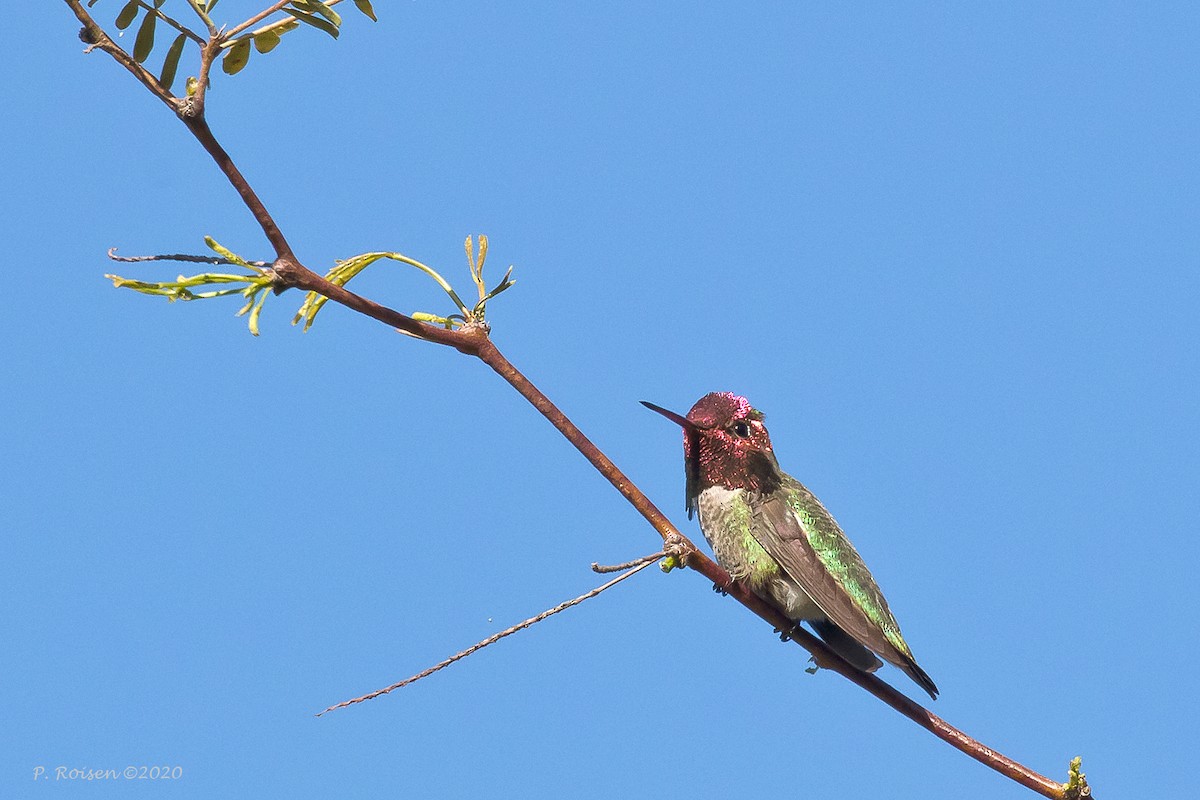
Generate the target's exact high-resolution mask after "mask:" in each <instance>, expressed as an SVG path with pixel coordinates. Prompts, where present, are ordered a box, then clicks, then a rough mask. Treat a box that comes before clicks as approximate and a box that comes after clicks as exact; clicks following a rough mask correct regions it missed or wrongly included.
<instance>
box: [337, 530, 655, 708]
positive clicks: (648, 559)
mask: <svg viewBox="0 0 1200 800" xmlns="http://www.w3.org/2000/svg"><path fill="white" fill-rule="evenodd" d="M661 555H662V553H655V554H654V555H652V556H645V557H643V558H640V559H637V561H640V562H641V563H640V564H638V565H637V566H636V567H634V568H633V569H631V570H629V571H627V572H623V573H621V574H620V575H618V576H617V577H615V578H613V579H612V580H611V581H609V582H608V583H606V584H604V585H602V586H597V587H596V588H595V589H592V590H591V591H590V592H587V593H586V594H581V595H579V597H576V598H575V599H573V600H568V601H566V602H565V603H559V604H558V605H556V606H555V607H554V608H551V609H548V610H546V611H543V612H542V613H540V614H538V615H537V616H536V617H530V618H529V619H527V620H525V621H524V622H520V623H518V624H516V625H513V626H512V627H511V628H506V629H504V630H502V631H500V632H499V633H497V634H495V635H493V636H489V637H488V638H486V639H484V640H483V641H482V642H476V643H475V644H473V645H471V646H470V647H468V648H467V649H466V650H462V651H460V652H458V653H455V654H454V655H452V656H450V657H449V658H447V659H445V660H444V661H439V662H438V663H436V664H434V665H433V666H432V667H430V668H429V669H426V670H422V671H421V672H418V673H417V674H416V675H413V676H412V677H410V678H405V679H404V680H402V681H400V682H399V683H393V684H392V685H391V686H388V687H386V688H383V689H379V690H377V691H374V692H371V693H370V694H364V695H363V696H362V697H356V698H354V699H353V700H343V701H342V702H340V703H338V704H337V705H333V706H330V707H329V708H327V709H325V710H324V711H322V712H321V713H320V714H317V716H318V717H319V716H321V714H328V713H329V712H330V711H336V710H337V709H339V708H345V707H346V706H352V705H354V704H355V703H362V702H364V701H366V700H374V699H375V698H376V697H379V696H380V695H385V694H387V693H388V692H392V691H395V690H396V689H399V688H400V687H402V686H408V685H409V684H410V683H416V682H417V681H419V680H421V679H422V678H428V677H429V676H430V675H432V674H433V673H435V672H437V671H439V670H443V669H445V668H446V667H448V666H450V665H451V664H453V663H454V662H455V661H461V660H462V659H464V658H466V657H467V656H469V655H471V654H472V653H474V652H476V651H478V650H482V649H483V648H485V647H487V646H488V645H491V644H495V643H496V642H498V641H500V640H501V639H503V638H504V637H506V636H512V635H513V634H514V633H516V632H517V631H522V630H524V629H526V628H528V627H530V626H531V625H536V624H537V623H539V622H541V621H542V620H544V619H546V618H548V617H552V616H554V615H555V614H557V613H559V612H560V611H566V610H567V609H568V608H570V607H571V606H577V605H579V604H580V603H582V602H583V601H584V600H590V599H592V598H593V597H595V596H596V595H598V594H600V593H601V592H603V591H605V590H607V589H611V588H612V587H614V586H616V585H617V584H618V583H620V582H621V581H623V580H625V579H626V578H630V577H632V576H634V575H636V574H637V573H639V572H641V571H642V570H643V569H645V568H646V567H648V566H650V564H652V563H653V562H654V561H655V559H657V558H658V557H659V556H661ZM630 563H637V562H630Z"/></svg>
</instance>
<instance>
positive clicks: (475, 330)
mask: <svg viewBox="0 0 1200 800" xmlns="http://www.w3.org/2000/svg"><path fill="white" fill-rule="evenodd" d="M64 2H66V4H67V5H68V7H70V8H71V10H72V11H73V12H74V13H75V16H76V17H77V18H78V19H79V20H80V22H82V23H83V26H84V31H83V35H84V38H85V40H86V41H88V42H89V43H90V45H91V46H90V47H89V50H91V49H95V48H99V49H102V50H104V51H105V52H107V53H108V54H109V55H111V56H112V57H113V58H114V59H115V60H116V61H117V62H118V63H119V64H121V65H122V66H124V67H125V68H126V69H127V70H128V71H129V72H130V73H132V74H133V75H134V77H135V78H137V80H138V81H139V82H140V83H142V84H143V85H144V86H146V88H147V89H149V90H150V92H151V93H152V94H154V95H155V96H156V97H158V98H159V99H160V100H162V101H163V102H164V103H166V104H167V105H168V106H169V107H171V109H172V111H174V112H175V113H176V115H177V116H179V118H180V119H181V120H182V121H183V123H184V124H185V125H186V126H187V128H188V130H189V131H191V132H192V135H193V136H195V137H196V139H197V140H198V141H199V142H200V144H201V146H202V147H203V148H204V149H205V151H206V152H208V154H209V155H210V156H211V157H212V158H213V160H214V161H215V162H216V164H217V166H218V167H219V168H220V169H221V171H222V172H223V173H224V175H225V177H226V179H227V180H228V181H229V182H230V184H231V185H232V186H233V188H234V189H235V190H236V191H237V193H238V195H239V196H240V197H241V198H242V201H243V202H244V203H245V204H246V207H247V208H248V209H249V210H250V213H251V214H252V215H253V216H254V218H255V220H256V221H257V222H258V223H259V226H260V227H261V228H262V229H263V233H264V234H265V235H266V238H267V240H268V241H269V242H270V244H271V246H272V248H273V249H274V251H275V254H276V260H275V261H274V262H273V263H272V265H271V267H272V270H273V274H274V276H275V278H276V283H275V289H276V291H282V290H284V289H286V288H290V287H296V288H300V289H304V290H307V291H315V292H317V293H319V294H322V295H324V296H326V297H328V298H329V299H330V300H333V301H334V302H337V303H340V304H342V305H344V306H346V307H347V308H349V309H351V310H353V311H357V312H359V313H361V314H364V315H366V316H369V317H371V318H373V319H376V320H379V321H380V322H383V323H385V324H387V325H390V326H392V327H394V328H397V329H399V330H401V331H403V332H405V333H409V334H412V335H413V336H416V337H418V338H421V339H425V340H426V341H430V342H434V343H436V344H442V345H446V346H448V347H453V348H454V349H456V350H458V351H459V352H461V353H464V354H467V355H473V356H476V357H478V358H479V359H480V360H481V361H483V363H485V364H487V365H488V366H489V367H491V368H492V370H494V371H495V372H496V373H497V374H498V375H499V376H500V377H501V378H503V379H504V380H505V381H507V382H508V383H509V385H511V386H512V387H513V388H514V389H515V390H516V391H517V392H518V393H519V394H520V395H521V396H522V397H524V398H525V399H526V400H528V401H529V403H530V404H532V405H533V407H534V408H536V409H537V410H538V412H539V413H541V414H542V415H543V416H544V417H546V419H547V420H549V422H550V423H551V424H552V425H554V427H555V428H557V429H558V431H559V432H560V433H562V435H563V436H564V437H565V438H566V439H567V440H568V441H569V442H570V443H571V444H572V445H573V446H574V447H575V448H576V449H577V450H579V452H580V453H581V454H582V455H583V456H584V457H585V458H586V459H587V460H588V461H589V462H590V463H591V464H592V465H593V466H594V467H595V468H596V470H597V471H598V472H600V474H601V475H603V476H604V477H605V478H606V479H607V480H608V481H609V482H610V483H611V484H612V485H613V486H614V487H615V488H616V489H617V491H618V492H620V493H621V495H622V496H623V497H624V498H625V499H626V500H627V501H628V502H629V503H630V504H631V505H632V506H633V507H634V508H635V509H637V511H638V512H639V513H640V514H641V515H642V516H643V517H644V518H645V519H646V521H647V522H649V523H650V524H651V526H653V527H654V529H655V530H656V531H657V532H658V533H659V535H660V536H661V537H662V538H663V541H664V542H666V543H667V545H668V547H669V548H673V549H675V550H676V551H677V552H679V553H680V555H679V556H678V557H677V560H678V561H679V562H680V563H681V564H682V565H683V566H687V567H690V568H692V569H693V570H695V571H697V572H699V573H700V574H702V575H704V576H705V577H707V578H708V579H709V580H711V581H713V582H714V583H715V584H716V585H718V586H720V587H721V588H722V589H724V590H725V591H726V592H728V594H729V595H731V596H732V597H733V598H734V599H736V600H737V601H738V602H739V603H741V604H742V605H743V606H745V607H746V608H748V609H749V610H750V611H752V612H754V613H755V614H756V615H758V616H759V617H761V618H762V619H764V620H766V621H767V622H769V623H770V624H771V625H773V626H775V628H777V629H778V630H781V631H787V632H788V634H789V636H790V638H791V639H792V640H793V641H795V642H796V643H797V644H798V645H800V646H801V647H803V648H805V649H806V650H808V651H809V652H810V653H812V655H813V657H814V659H815V660H816V661H817V663H818V664H819V665H820V666H822V667H825V668H827V669H830V670H833V671H834V672H837V673H838V674H839V675H842V676H843V677H845V678H847V679H848V680H850V681H852V682H854V683H855V684H857V685H858V686H860V687H862V688H863V689H865V690H866V691H868V692H870V693H871V694H872V695H874V696H875V697H877V698H879V699H880V700H882V701H883V702H884V703H886V704H888V705H889V706H891V707H892V708H894V709H895V710H897V711H899V712H900V713H901V714H903V715H904V716H906V717H908V718H909V719H911V720H913V721H914V722H915V723H917V724H918V725H920V726H921V727H923V728H925V729H926V730H928V731H929V732H931V733H933V734H934V735H935V736H937V737H938V738H940V739H942V740H943V741H945V742H947V743H948V744H950V745H951V746H953V747H955V748H957V749H958V750H960V751H962V752H964V753H966V754H967V755H969V756H971V757H972V758H974V759H976V760H978V761H979V762H981V763H983V764H985V765H987V766H989V767H991V768H992V769H993V770H995V771H997V772H999V773H1000V774H1002V775H1005V776H1006V777H1008V778H1010V779H1012V780H1014V781H1016V782H1017V783H1020V784H1021V785H1023V786H1026V787H1028V788H1029V789H1032V790H1033V791H1035V792H1038V793H1039V794H1041V795H1043V796H1045V797H1048V798H1052V799H1053V800H1069V798H1078V797H1082V796H1088V795H1090V790H1089V789H1088V787H1087V785H1086V783H1083V782H1082V779H1081V778H1080V781H1081V782H1079V783H1073V784H1071V785H1070V788H1069V789H1068V787H1067V786H1064V785H1062V784H1059V783H1057V782H1055V781H1052V780H1051V779H1049V778H1047V777H1045V776H1043V775H1039V774H1038V773H1036V772H1034V771H1032V770H1030V769H1029V768H1027V767H1025V766H1023V765H1022V764H1019V763H1017V762H1016V761H1013V760H1012V759H1009V758H1007V757H1005V756H1003V755H1001V754H1000V753H997V752H996V751H994V750H992V749H991V748H989V747H987V746H986V745H984V744H983V743H981V742H979V741H977V740H975V739H973V738H971V737H970V736H968V735H967V734H966V733H964V732H962V731H960V730H958V729H957V728H955V727H953V726H951V725H950V724H948V723H946V722H945V721H944V720H942V719H941V718H940V717H938V716H936V715H935V714H933V713H931V712H930V711H928V710H927V709H925V708H924V707H922V706H921V705H919V704H918V703H916V702H914V701H912V700H910V699H909V698H908V697H906V696H905V695H903V694H901V693H900V692H898V691H897V690H896V689H894V688H892V687H891V686H889V685H888V684H886V683H884V682H883V681H882V680H880V679H879V678H877V677H876V676H874V675H872V674H868V673H864V672H860V671H859V670H857V669H855V668H854V667H852V666H851V665H850V664H848V663H847V662H845V661H844V660H842V659H841V657H840V656H838V655H837V654H836V653H834V652H833V651H832V650H830V649H829V648H828V647H827V646H826V645H825V644H824V643H823V642H821V641H820V640H819V639H817V638H816V637H815V636H813V635H812V634H810V633H808V632H807V631H804V630H801V629H799V628H796V627H795V626H794V624H793V623H792V622H791V621H790V620H788V619H787V618H786V617H784V615H783V614H781V613H780V612H779V611H778V610H777V609H775V608H774V607H773V606H771V605H769V604H767V603H766V602H764V601H763V600H762V599H761V598H759V597H758V596H757V595H755V594H754V593H753V592H751V591H750V590H749V589H747V588H746V587H745V586H743V585H742V584H740V583H737V582H735V581H733V580H732V579H731V578H730V577H729V575H728V574H727V573H726V572H725V571H724V570H723V569H721V567H719V566H718V565H717V564H715V563H714V562H713V561H712V560H711V559H709V558H708V557H707V556H705V555H704V554H703V553H702V552H700V551H699V550H698V549H697V548H696V546H695V545H694V544H693V543H692V542H691V541H690V540H688V539H687V538H686V537H685V536H683V535H682V534H681V533H680V532H679V531H678V530H676V529H675V527H674V525H672V524H671V522H670V520H668V519H667V518H666V516H665V515H664V514H663V513H662V512H661V511H660V510H659V509H658V508H657V507H656V506H655V505H654V504H653V503H652V502H651V501H650V499H649V498H648V497H646V495H645V494H643V493H642V491H641V490H640V489H638V488H637V487H636V486H635V485H634V484H633V482H632V481H630V480H629V478H628V477H627V476H626V475H625V474H624V473H623V472H621V470H620V469H618V468H617V466H616V464H614V463H613V462H612V460H611V459H609V458H608V457H607V456H606V455H604V453H602V452H601V451H600V450H599V448H597V447H596V446H595V445H594V444H593V443H592V442H591V441H590V440H589V439H588V438H587V437H586V436H585V435H584V434H583V432H582V431H581V430H579V428H578V427H576V425H575V424H574V423H573V422H571V420H570V419H568V418H567V416H566V415H565V414H563V413H562V411H560V410H559V409H558V408H557V407H556V406H555V405H554V403H552V402H551V401H550V399H549V398H548V397H546V395H545V394H543V393H542V392H541V390H539V389H538V388H537V387H536V386H535V385H534V384H533V383H532V382H531V381H530V380H529V379H528V378H526V377H525V376H524V375H522V374H521V372H520V371H519V370H518V369H517V368H516V367H515V366H513V364H512V363H511V362H509V361H508V359H506V358H505V357H504V355H503V354H502V353H501V352H500V351H499V349H497V348H496V346H495V345H494V344H493V343H492V341H491V339H490V338H489V337H488V327H487V326H486V325H485V324H482V323H476V324H472V325H467V326H464V327H462V328H459V329H457V330H447V329H445V328H441V327H437V326H434V325H428V324H425V323H422V322H419V321H417V320H415V319H413V318H412V317H409V316H407V315H404V314H401V313H400V312H398V311H395V310H393V309H390V308H387V307H386V306H383V305H380V304H379V303H376V302H374V301H372V300H369V299H367V298H364V297H361V296H359V295H357V294H355V293H353V292H350V291H348V290H347V289H345V288H344V287H342V286H338V285H336V284H334V283H331V282H330V281H328V280H326V279H325V278H323V277H322V276H320V275H318V274H316V273H315V272H313V271H312V270H309V269H308V268H307V267H305V266H304V265H303V264H301V263H300V261H299V259H297V257H296V255H295V253H294V252H293V251H292V248H291V245H290V244H288V241H287V239H286V238H285V237H284V235H283V232H282V231H281V230H280V229H279V226H278V225H277V224H276V223H275V220H274V219H273V218H272V216H271V215H270V213H269V212H268V211H267V209H266V206H265V205H264V204H263V203H262V201H261V200H260V199H259V197H258V195H257V194H256V193H255V192H254V190H253V188H252V187H251V186H250V184H249V182H248V181H247V180H246V178H245V177H244V176H243V175H242V173H241V171H240V170H239V169H238V168H237V166H236V165H235V164H234V162H233V159H232V158H231V157H230V156H229V154H228V153H227V152H226V151H225V149H224V148H223V147H222V146H221V144H220V143H219V142H218V141H217V139H216V137H215V136H214V135H213V133H212V130H211V129H210V128H209V126H208V123H207V121H206V120H205V118H204V102H203V101H204V91H205V88H206V87H207V82H208V81H207V79H208V70H209V68H210V67H211V65H212V61H213V59H214V58H215V57H216V54H217V52H218V50H219V48H220V46H221V43H222V42H223V41H225V37H223V36H222V35H221V34H220V33H213V34H212V36H211V37H210V39H209V41H208V43H207V44H206V45H205V46H204V47H203V48H202V54H201V59H202V60H201V76H200V80H199V81H198V86H197V88H196V93H195V95H194V96H192V97H190V98H188V99H187V100H179V99H177V98H175V97H173V96H172V95H171V94H170V92H169V91H167V90H166V88H164V87H163V86H162V85H161V84H160V82H159V81H158V79H157V78H155V77H154V76H153V75H151V74H150V73H149V72H147V71H146V70H145V69H143V68H142V66H141V65H140V64H138V63H137V62H136V61H135V60H134V59H133V58H132V57H131V56H130V55H129V54H128V53H126V52H125V51H124V50H122V49H121V48H120V47H119V46H117V45H116V43H115V42H113V41H112V39H110V38H109V37H108V35H107V34H105V33H104V31H103V30H102V29H101V28H100V26H99V25H97V24H96V22H95V21H94V20H93V19H92V18H91V16H90V15H89V14H88V13H87V11H85V10H84V8H83V5H82V3H81V2H80V0H64ZM281 7H282V4H275V6H274V7H273V8H272V11H275V10H279V8H281ZM263 18H264V17H263V16H259V17H258V18H257V19H263ZM257 19H253V18H252V20H251V21H248V23H243V26H248V25H250V24H253V23H254V22H255V21H257Z"/></svg>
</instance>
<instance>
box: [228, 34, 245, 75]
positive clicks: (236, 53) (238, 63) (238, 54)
mask: <svg viewBox="0 0 1200 800" xmlns="http://www.w3.org/2000/svg"><path fill="white" fill-rule="evenodd" d="M249 61H250V40H249V39H238V40H237V41H236V42H234V43H233V47H231V48H229V52H227V53H226V54H225V57H224V58H223V59H221V70H222V71H223V72H224V73H225V74H226V75H237V74H238V73H239V72H241V71H242V68H243V67H245V66H246V64H247V63H249Z"/></svg>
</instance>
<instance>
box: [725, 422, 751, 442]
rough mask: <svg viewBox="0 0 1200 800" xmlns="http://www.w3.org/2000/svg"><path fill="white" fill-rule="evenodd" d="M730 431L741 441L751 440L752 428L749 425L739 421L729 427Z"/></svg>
mask: <svg viewBox="0 0 1200 800" xmlns="http://www.w3.org/2000/svg"><path fill="white" fill-rule="evenodd" d="M729 431H730V433H732V434H733V435H734V436H736V437H738V438H739V439H749V438H750V426H749V425H747V424H746V423H745V422H740V421H739V422H735V423H733V424H732V425H730V426H729Z"/></svg>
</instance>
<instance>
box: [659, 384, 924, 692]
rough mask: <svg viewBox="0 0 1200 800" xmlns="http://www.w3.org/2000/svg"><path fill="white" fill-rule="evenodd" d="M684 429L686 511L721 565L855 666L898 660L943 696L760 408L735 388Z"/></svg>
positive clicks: (707, 403)
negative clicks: (784, 459) (777, 445)
mask: <svg viewBox="0 0 1200 800" xmlns="http://www.w3.org/2000/svg"><path fill="white" fill-rule="evenodd" d="M642 405H644V406H646V407H647V408H649V409H651V410H652V411H657V412H658V413H659V414H662V415H663V416H664V417H666V418H667V419H669V420H671V421H672V422H675V423H677V424H679V425H680V426H682V427H683V457H684V465H685V467H686V470H687V511H688V518H689V519H690V518H691V516H692V513H693V512H694V511H699V512H700V530H702V531H703V532H704V538H705V539H707V540H708V543H709V545H710V546H711V547H712V549H713V553H714V554H715V555H716V557H717V562H718V563H719V564H720V565H721V566H722V567H724V568H725V570H726V571H727V572H728V573H729V574H730V575H732V576H733V577H734V578H736V579H737V580H739V581H743V582H745V583H746V584H747V585H748V586H749V587H750V589H751V590H753V591H754V593H755V594H757V595H758V596H759V597H761V598H763V599H764V600H766V601H767V602H769V603H771V604H772V605H774V606H776V607H777V608H779V609H780V610H781V611H783V612H784V614H786V615H787V617H788V619H791V620H792V621H794V622H797V623H799V622H800V621H801V620H803V621H806V622H808V624H809V625H811V626H812V628H813V630H814V631H816V633H817V635H818V636H820V637H821V638H822V639H823V640H824V641H825V643H826V644H828V645H829V646H830V647H831V648H832V649H833V650H835V651H837V653H838V654H839V655H840V656H842V658H844V659H846V660H847V661H849V662H850V663H851V664H853V665H854V666H856V667H858V668H859V669H861V670H865V671H866V672H874V671H875V670H877V669H879V668H880V667H881V666H883V664H882V662H880V660H879V659H878V658H876V657H875V656H876V655H879V656H880V657H881V658H883V659H884V660H885V661H887V662H889V663H891V664H894V665H895V666H897V667H899V668H900V669H902V670H904V672H905V673H906V674H907V675H908V676H909V677H910V678H912V679H913V680H914V681H916V682H917V684H918V685H919V686H920V687H921V688H922V689H924V690H925V691H927V692H929V696H930V697H932V698H933V699H935V700H936V699H937V694H938V689H937V686H935V685H934V683H933V681H932V680H930V678H929V676H928V675H926V674H925V670H923V669H921V668H920V667H919V666H917V662H916V660H915V659H914V658H913V654H912V651H911V650H909V649H908V644H907V643H905V641H904V637H903V636H901V635H900V626H899V625H898V624H897V623H896V618H895V617H893V616H892V612H891V611H890V610H889V609H888V604H887V601H886V600H884V599H883V593H882V592H881V591H879V587H878V586H876V585H875V580H874V578H872V577H871V573H870V571H869V570H868V569H867V565H866V564H864V563H863V560H862V557H861V556H859V554H858V551H857V550H855V549H854V545H852V544H850V540H849V539H847V538H846V534H844V533H842V529H841V528H840V527H838V524H837V523H836V522H835V521H834V519H833V517H832V516H831V515H830V514H829V512H828V511H826V510H825V506H823V505H821V501H820V500H818V499H817V498H816V497H815V496H814V495H813V493H812V492H810V491H809V490H808V489H806V488H805V487H804V485H803V484H801V483H800V481H798V480H796V479H795V478H793V477H792V476H791V475H788V474H787V473H786V472H784V471H783V470H782V469H780V468H779V462H778V461H777V460H776V459H775V453H774V451H773V450H772V449H771V437H770V436H769V435H768V434H767V428H766V426H765V425H763V414H762V412H761V411H758V410H757V409H755V408H753V407H751V405H750V403H749V401H747V400H746V398H744V397H739V396H737V395H735V394H732V393H730V392H713V393H712V394H707V395H705V396H704V397H701V398H700V400H699V401H697V403H696V405H694V406H692V410H691V411H689V412H688V414H687V416H686V417H681V416H680V415H679V414H676V413H674V412H672V411H667V410H666V409H665V408H660V407H658V406H656V405H654V404H653V403H647V402H645V401H642Z"/></svg>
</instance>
